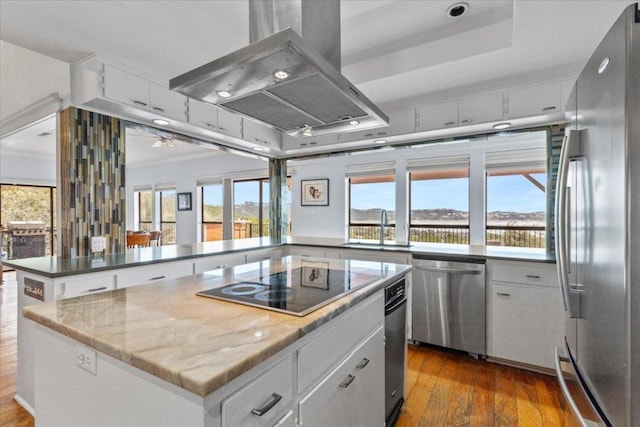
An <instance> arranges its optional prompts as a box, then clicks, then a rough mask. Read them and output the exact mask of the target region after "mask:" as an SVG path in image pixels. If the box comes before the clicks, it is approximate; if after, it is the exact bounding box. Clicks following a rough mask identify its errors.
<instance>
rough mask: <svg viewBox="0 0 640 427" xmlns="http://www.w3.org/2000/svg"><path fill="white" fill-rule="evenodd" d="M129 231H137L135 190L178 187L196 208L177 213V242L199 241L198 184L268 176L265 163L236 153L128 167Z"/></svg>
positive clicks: (267, 167)
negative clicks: (165, 186) (188, 195)
mask: <svg viewBox="0 0 640 427" xmlns="http://www.w3.org/2000/svg"><path fill="white" fill-rule="evenodd" d="M125 173H126V179H125V181H126V191H127V206H128V208H127V229H131V230H133V229H135V228H136V227H135V209H134V206H135V204H134V197H133V196H134V195H133V193H134V189H136V188H140V187H148V188H152V187H154V186H157V185H167V184H169V185H175V189H176V193H184V192H190V193H191V199H192V205H193V209H192V210H190V211H178V212H176V243H178V244H179V243H193V242H197V241H198V232H199V227H198V224H199V222H200V218H199V210H198V204H197V200H198V181H202V180H206V179H213V178H218V177H220V178H222V177H224V178H232V179H245V178H263V177H268V176H269V164H268V162H267V161H265V160H259V159H255V158H251V157H244V156H237V155H233V154H218V155H213V156H206V157H201V158H198V159H191V160H182V161H176V162H170V163H162V164H157V165H148V166H138V167H134V166H132V167H127V168H126V172H125Z"/></svg>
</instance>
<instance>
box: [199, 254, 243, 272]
mask: <svg viewBox="0 0 640 427" xmlns="http://www.w3.org/2000/svg"><path fill="white" fill-rule="evenodd" d="M244 260H245V255H244V254H243V253H235V254H224V255H215V256H211V257H206V258H201V259H197V260H196V261H195V273H196V274H200V273H204V272H205V271H211V270H217V269H219V268H225V267H231V266H233V265H238V264H244Z"/></svg>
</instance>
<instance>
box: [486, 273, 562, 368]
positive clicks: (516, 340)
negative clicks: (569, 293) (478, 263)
mask: <svg viewBox="0 0 640 427" xmlns="http://www.w3.org/2000/svg"><path fill="white" fill-rule="evenodd" d="M487 265H488V270H489V278H490V280H489V284H488V288H487V289H488V290H487V304H488V305H489V307H488V311H487V314H488V322H487V325H488V331H487V353H488V355H489V356H490V357H495V358H499V359H505V360H509V361H515V362H518V363H524V364H529V365H535V366H541V367H545V368H553V366H554V357H553V356H554V350H555V347H556V346H561V345H562V343H563V337H564V309H563V306H562V299H561V298H562V297H561V295H560V289H559V286H558V283H557V279H556V277H555V264H549V265H545V264H535V263H517V262H506V261H505V262H502V261H501V262H496V261H490V262H489V263H488V264H487Z"/></svg>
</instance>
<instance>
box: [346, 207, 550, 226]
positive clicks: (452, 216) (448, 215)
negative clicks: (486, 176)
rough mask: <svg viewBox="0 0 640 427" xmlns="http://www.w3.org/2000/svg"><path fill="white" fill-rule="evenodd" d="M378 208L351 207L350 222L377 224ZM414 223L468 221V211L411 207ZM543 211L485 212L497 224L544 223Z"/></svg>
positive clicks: (390, 217) (489, 219)
mask: <svg viewBox="0 0 640 427" xmlns="http://www.w3.org/2000/svg"><path fill="white" fill-rule="evenodd" d="M380 211H381V210H380V209H351V221H352V222H366V223H373V224H377V223H379V222H380ZM395 216H396V213H395V212H394V211H389V221H390V222H395ZM411 216H412V222H413V223H414V224H421V223H422V224H452V223H458V224H459V223H468V221H469V212H463V211H459V210H455V209H413V210H412V211H411ZM545 221H546V218H545V213H544V212H504V211H495V212H489V213H488V214H487V222H489V223H494V224H495V223H499V224H505V225H506V224H510V225H515V224H522V225H532V224H540V225H544V224H545Z"/></svg>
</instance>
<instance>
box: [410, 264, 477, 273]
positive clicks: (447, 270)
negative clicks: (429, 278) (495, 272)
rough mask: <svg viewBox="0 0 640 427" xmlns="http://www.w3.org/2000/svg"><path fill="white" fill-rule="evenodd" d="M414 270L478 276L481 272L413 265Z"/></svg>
mask: <svg viewBox="0 0 640 427" xmlns="http://www.w3.org/2000/svg"><path fill="white" fill-rule="evenodd" d="M413 267H414V268H415V269H416V270H422V271H429V272H434V273H447V274H480V273H482V270H467V269H464V268H444V267H421V266H418V265H415V264H414V265H413Z"/></svg>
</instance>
